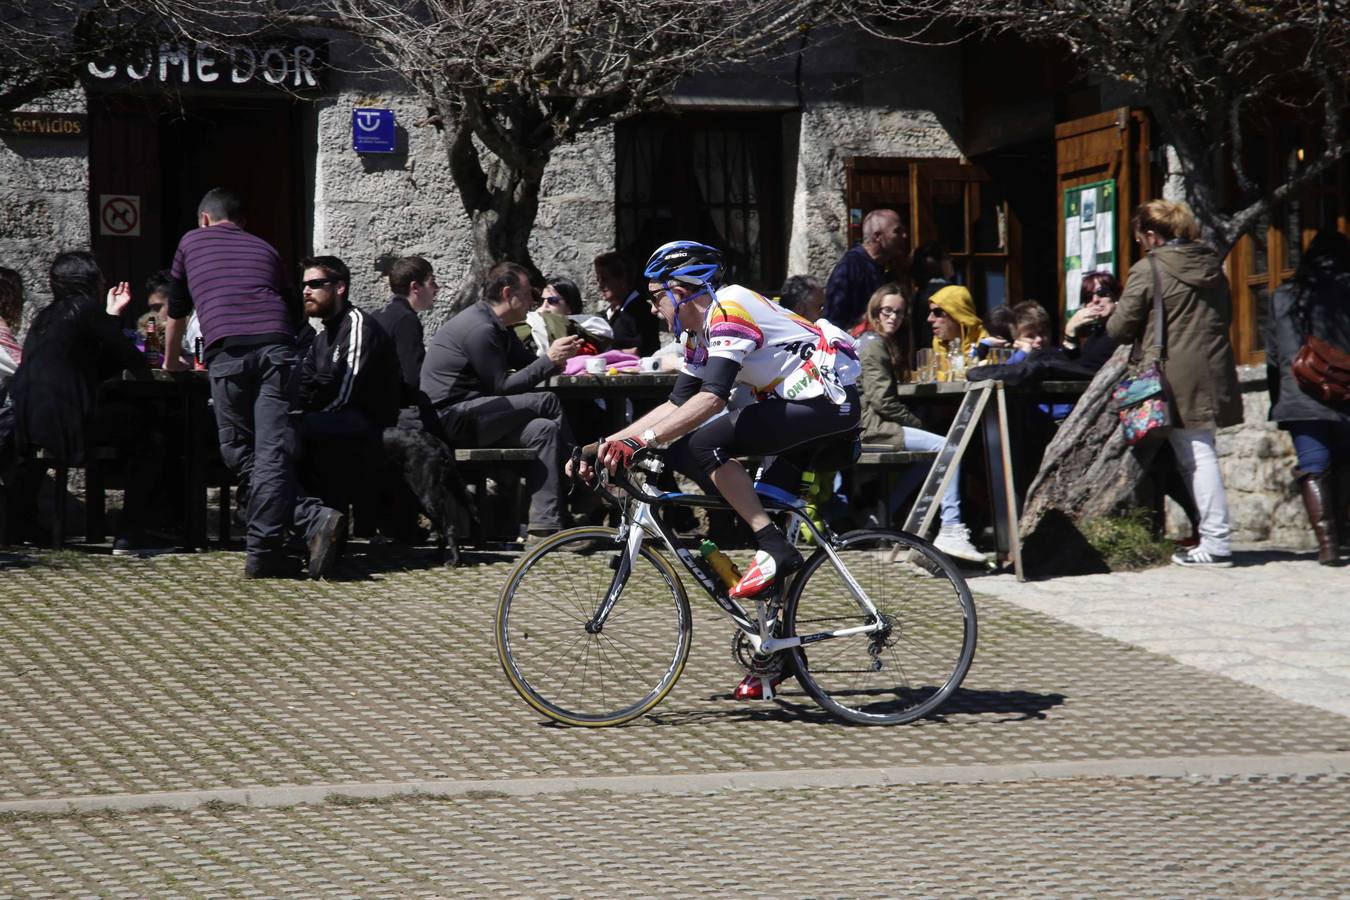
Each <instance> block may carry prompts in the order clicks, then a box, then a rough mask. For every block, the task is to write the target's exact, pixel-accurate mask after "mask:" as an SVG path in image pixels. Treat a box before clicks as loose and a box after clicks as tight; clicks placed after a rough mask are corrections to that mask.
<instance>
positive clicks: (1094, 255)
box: [1063, 178, 1120, 317]
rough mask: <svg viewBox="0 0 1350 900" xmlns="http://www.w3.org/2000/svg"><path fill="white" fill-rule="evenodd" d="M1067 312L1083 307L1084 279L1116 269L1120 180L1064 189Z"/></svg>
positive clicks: (1065, 306) (1117, 274)
mask: <svg viewBox="0 0 1350 900" xmlns="http://www.w3.org/2000/svg"><path fill="white" fill-rule="evenodd" d="M1063 228H1064V311H1065V315H1066V317H1067V316H1069V315H1072V314H1073V311H1074V310H1076V309H1077V308H1078V306H1079V302H1078V301H1079V295H1080V293H1081V287H1082V284H1083V276H1084V275H1086V274H1088V273H1089V272H1110V273H1111V274H1112V275H1115V276H1117V277H1119V275H1120V273H1119V272H1118V271H1117V270H1116V259H1117V255H1118V254H1117V248H1116V181H1115V179H1114V178H1109V179H1106V180H1105V181H1094V182H1091V183H1090V184H1080V185H1076V186H1074V187H1071V188H1065V189H1064V219H1063Z"/></svg>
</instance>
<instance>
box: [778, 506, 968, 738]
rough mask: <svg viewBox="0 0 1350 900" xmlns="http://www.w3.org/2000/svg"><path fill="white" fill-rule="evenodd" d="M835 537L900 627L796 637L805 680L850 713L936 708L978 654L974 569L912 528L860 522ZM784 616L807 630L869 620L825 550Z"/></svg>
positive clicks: (881, 719) (851, 716)
mask: <svg viewBox="0 0 1350 900" xmlns="http://www.w3.org/2000/svg"><path fill="white" fill-rule="evenodd" d="M834 546H835V551H836V553H838V554H839V557H840V559H841V560H842V561H843V563H844V566H845V568H846V569H847V570H848V571H849V572H850V574H852V576H853V577H854V579H855V580H856V581H857V582H858V584H859V586H861V587H862V588H863V590H864V591H865V592H866V594H867V596H868V597H869V598H870V599H871V600H872V602H873V604H874V605H875V606H876V607H877V609H878V611H879V612H881V614H882V615H883V616H886V617H888V618H889V619H890V621H891V628H890V629H888V631H887V632H886V633H884V634H883V635H866V634H860V635H853V636H850V637H839V638H830V639H827V640H820V641H815V642H812V643H809V644H803V645H801V646H798V647H793V648H792V649H791V653H792V661H793V663H794V666H795V674H796V676H797V681H798V682H799V683H800V684H801V686H802V689H803V690H804V691H806V693H807V694H809V695H810V697H811V699H813V700H815V701H816V702H817V703H818V704H820V705H821V706H822V707H824V708H825V709H826V710H828V711H829V712H830V713H832V714H833V715H835V716H837V717H838V718H840V719H843V720H844V721H846V722H853V723H857V724H862V725H900V724H904V723H906V722H913V721H914V720H916V719H921V718H923V717H924V716H928V715H931V714H932V713H933V712H935V711H936V710H937V709H938V708H939V707H941V706H942V704H943V703H945V702H946V701H947V700H948V699H949V698H950V697H951V695H952V694H953V693H955V691H956V689H957V688H958V687H960V685H961V681H962V679H964V678H965V676H966V672H968V671H969V669H970V664H971V661H972V660H973V659H974V658H975V643H976V639H977V635H978V630H979V628H978V624H977V622H976V615H975V602H974V600H973V599H972V598H971V595H970V588H969V586H967V584H966V581H965V579H964V578H963V577H962V576H961V573H960V571H959V570H958V569H957V568H956V567H955V566H954V565H953V564H952V563H951V561H949V560H948V559H947V558H946V557H945V556H944V555H943V554H942V553H941V552H939V551H938V550H936V549H935V548H934V547H933V545H932V544H930V543H928V542H927V541H925V540H923V539H922V538H919V537H917V536H915V535H912V534H909V533H907V532H902V531H892V530H889V529H864V530H860V531H851V532H849V533H848V534H845V535H843V536H841V537H840V538H838V539H837V540H836V542H835V545H834ZM783 616H784V626H785V632H786V634H787V635H798V636H802V635H803V634H805V635H814V634H818V633H821V632H825V631H832V630H839V629H842V628H848V627H855V626H858V625H863V624H867V620H868V615H867V614H866V613H865V612H864V610H863V609H862V607H861V606H860V605H859V604H858V602H857V601H856V600H855V599H854V598H853V596H852V593H851V592H850V591H849V589H848V587H847V585H846V584H845V582H844V580H843V578H842V577H841V576H840V575H839V572H838V570H837V569H836V568H835V567H834V565H833V563H832V562H831V561H830V558H829V557H828V556H827V555H826V553H825V552H824V550H820V551H817V552H816V553H815V554H813V555H812V556H811V558H810V559H809V560H807V563H806V566H805V567H804V568H803V570H802V572H801V574H800V575H799V576H798V577H797V579H796V580H795V581H794V583H793V584H792V587H791V589H790V590H789V592H788V597H787V599H786V601H785V603H784V609H783Z"/></svg>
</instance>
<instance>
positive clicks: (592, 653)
mask: <svg viewBox="0 0 1350 900" xmlns="http://www.w3.org/2000/svg"><path fill="white" fill-rule="evenodd" d="M611 535H612V532H606V531H604V530H586V531H578V532H577V533H576V534H573V535H569V536H568V539H566V540H563V541H561V542H559V543H558V544H556V545H554V546H551V547H549V548H547V549H546V550H545V551H544V552H542V553H540V554H539V555H538V556H536V557H534V558H532V559H530V560H529V561H528V562H527V563H526V564H525V565H524V566H523V567H522V568H521V569H520V570H519V571H518V572H517V573H515V575H514V576H513V583H512V584H511V585H510V586H509V587H508V590H507V592H506V595H505V596H504V598H503V600H502V603H501V607H500V608H499V610H498V623H499V624H498V640H499V641H500V642H502V643H500V644H499V655H500V656H501V658H502V663H503V665H504V666H506V668H507V669H508V671H510V672H512V673H513V675H514V677H513V679H512V684H513V685H515V686H516V687H517V689H518V690H520V692H521V693H522V695H524V696H525V698H526V699H527V700H529V701H530V702H531V704H533V705H534V706H535V708H536V709H539V710H540V711H541V712H544V713H546V714H547V715H549V716H552V717H553V718H556V719H558V720H559V721H562V722H567V723H569V724H615V723H617V722H621V721H625V720H626V719H628V718H631V717H632V716H634V715H639V714H641V712H643V711H644V710H645V709H647V708H650V707H651V706H652V705H654V704H655V703H656V702H659V700H660V699H661V697H663V696H664V695H665V693H666V692H667V691H669V689H670V687H671V685H672V684H673V683H674V679H675V678H676V677H678V675H679V672H680V670H681V669H682V668H683V661H684V658H685V656H686V655H687V654H688V650H689V615H688V604H687V602H686V601H685V600H684V596H683V593H682V592H680V591H679V590H678V588H677V587H676V584H677V583H678V580H677V579H676V578H675V576H674V574H673V573H672V572H670V569H669V564H668V563H665V564H664V567H663V564H662V563H661V562H660V561H659V559H660V558H659V557H657V556H655V555H654V554H653V553H652V552H651V551H650V550H648V549H646V548H644V549H643V550H642V551H641V552H640V554H639V556H638V558H637V559H636V560H635V562H634V565H633V566H632V568H631V571H629V572H628V575H627V578H626V580H625V582H624V583H623V584H621V585H620V592H619V597H618V600H617V601H616V603H615V604H614V606H613V607H612V609H611V611H610V613H609V614H608V615H607V618H606V620H605V622H604V623H603V624H602V626H601V627H600V629H599V630H598V631H597V632H596V633H595V634H591V633H589V632H588V631H586V630H585V627H584V626H585V625H586V624H587V623H589V622H591V621H592V620H593V618H594V616H595V612H596V610H597V609H598V608H599V607H600V605H601V603H602V602H603V600H604V597H605V594H606V593H607V592H608V591H609V590H610V588H611V587H612V585H613V584H614V574H613V572H614V570H612V569H610V568H609V565H608V560H609V558H608V557H606V558H596V557H592V556H579V555H577V554H574V553H572V552H570V551H571V548H569V547H568V546H567V544H568V543H569V542H570V541H585V542H589V541H591V540H594V539H597V538H599V539H606V540H610V539H612V537H611ZM503 623H505V624H503ZM527 635H528V639H527V637H526V636H527Z"/></svg>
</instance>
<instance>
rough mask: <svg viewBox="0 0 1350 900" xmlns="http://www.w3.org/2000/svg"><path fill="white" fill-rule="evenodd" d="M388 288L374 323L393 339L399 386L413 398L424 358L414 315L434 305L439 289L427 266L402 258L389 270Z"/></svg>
mask: <svg viewBox="0 0 1350 900" xmlns="http://www.w3.org/2000/svg"><path fill="white" fill-rule="evenodd" d="M389 288H390V290H392V291H393V292H394V295H393V296H392V297H390V298H389V305H388V306H386V307H385V308H384V309H382V310H380V311H379V312H377V313H376V314H375V321H377V322H379V323H380V327H381V328H383V329H384V330H385V332H386V333H388V335H389V337H390V338H391V339H393V341H394V349H395V351H396V352H397V354H398V365H399V369H400V370H401V371H402V373H403V383H404V384H405V385H407V387H408V391H409V394H408V396H409V397H415V396H417V394H418V393H419V392H420V391H421V378H422V361H423V360H424V359H426V355H427V350H426V343H425V341H424V340H423V336H422V320H421V319H419V318H418V317H417V314H418V313H420V312H423V311H425V310H428V309H431V307H432V306H433V305H434V304H435V303H436V292H437V291H438V290H439V289H440V286H439V285H438V284H436V273H435V272H433V271H432V269H431V263H429V262H427V261H426V260H425V259H423V258H422V257H420V256H405V257H403V258H402V259H399V260H398V261H397V262H395V263H394V267H393V268H392V269H390V270H389ZM405 405H407V404H406V403H405Z"/></svg>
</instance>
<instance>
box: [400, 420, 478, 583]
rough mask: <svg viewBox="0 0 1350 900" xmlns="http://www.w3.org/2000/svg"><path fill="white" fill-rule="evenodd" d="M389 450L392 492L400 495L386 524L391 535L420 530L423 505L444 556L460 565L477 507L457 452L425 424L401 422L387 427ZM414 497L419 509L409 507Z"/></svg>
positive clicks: (443, 560)
mask: <svg viewBox="0 0 1350 900" xmlns="http://www.w3.org/2000/svg"><path fill="white" fill-rule="evenodd" d="M384 455H385V459H386V460H387V462H388V466H389V472H390V476H391V477H390V479H389V481H390V482H391V487H392V489H393V490H392V491H391V493H393V494H395V496H394V497H391V498H390V501H391V502H390V503H387V504H385V505H386V507H387V508H386V511H385V514H384V515H382V516H381V523H380V530H381V531H383V532H384V533H385V534H387V535H389V536H390V537H394V538H404V537H406V536H407V535H408V533H409V532H410V531H415V530H416V525H415V523H416V514H417V512H418V511H419V510H420V511H421V512H422V513H423V514H424V515H426V517H427V518H428V519H430V520H431V525H432V528H434V529H435V530H436V532H437V533H438V538H437V547H438V548H439V549H440V551H441V560H442V562H444V563H445V564H446V565H448V566H457V565H459V563H460V554H459V543H458V540H457V538H459V537H463V536H464V535H466V534H468V533H469V530H470V527H471V524H470V523H471V521H472V518H471V517H473V516H474V515H476V513H475V510H474V507H473V501H472V500H471V499H470V498H469V494H468V491H466V490H465V488H464V480H463V479H462V478H460V476H459V471H458V469H456V468H455V454H454V452H453V451H452V450H451V449H450V448H449V447H447V446H446V445H445V443H444V442H443V441H441V440H440V439H438V438H436V437H435V436H433V435H430V434H428V433H427V432H426V431H423V430H422V429H420V428H408V427H402V426H395V427H393V428H386V429H385V430H384ZM399 488H402V489H403V492H400V491H399ZM399 493H403V496H402V498H400V497H398V496H397V494H399ZM410 500H411V501H412V502H415V504H416V507H417V509H410V508H409V507H410V506H411V505H412V504H411V503H410V502H409V501H410ZM409 513H411V517H410V516H409ZM410 520H411V521H410Z"/></svg>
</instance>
